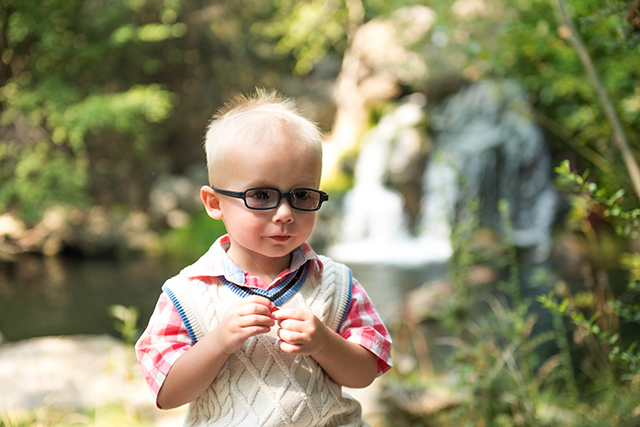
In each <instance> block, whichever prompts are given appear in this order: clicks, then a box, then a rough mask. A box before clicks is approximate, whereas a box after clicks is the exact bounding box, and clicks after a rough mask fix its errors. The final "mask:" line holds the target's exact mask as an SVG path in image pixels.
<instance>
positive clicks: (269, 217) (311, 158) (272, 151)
mask: <svg viewBox="0 0 640 427" xmlns="http://www.w3.org/2000/svg"><path fill="white" fill-rule="evenodd" d="M283 137H284V138H286V136H283ZM305 151H306V152H305ZM308 151H309V150H300V148H299V147H295V146H294V145H293V144H291V143H289V142H287V143H284V144H264V145H258V144H239V145H232V146H230V147H229V149H228V150H227V153H226V157H225V165H224V173H223V174H217V176H221V177H222V178H221V179H220V180H219V181H221V182H214V183H212V184H213V185H214V186H216V187H218V188H221V189H224V190H230V191H237V192H243V191H245V190H247V189H249V188H254V187H272V188H277V189H278V190H280V191H281V192H288V191H289V190H291V189H293V188H312V189H318V187H319V185H320V174H321V167H322V165H321V160H320V159H319V158H317V156H315V155H313V154H310V153H309V152H308ZM216 197H217V198H218V200H219V203H220V205H219V207H220V211H219V212H220V216H221V219H223V221H224V223H225V226H226V227H227V231H228V233H229V237H230V240H231V246H230V248H229V251H228V252H227V253H228V255H229V257H230V258H231V259H232V260H233V261H234V262H235V263H236V264H237V265H238V266H239V267H240V268H242V269H244V270H249V271H251V267H252V266H255V265H257V264H256V263H259V265H261V266H263V267H265V266H268V265H271V266H273V268H282V269H284V268H286V267H288V263H289V254H290V252H291V251H292V250H293V249H295V248H296V247H298V246H300V245H301V244H302V243H304V242H305V241H306V240H307V238H308V237H309V235H310V234H311V231H312V229H313V225H314V222H315V212H306V211H299V210H296V209H293V208H291V206H290V205H289V201H288V200H287V199H286V198H282V200H281V201H280V204H279V205H278V206H277V207H276V208H274V209H270V210H252V209H249V208H247V207H246V206H245V204H244V201H243V200H242V199H237V198H232V197H227V196H224V195H220V194H217V195H216ZM276 266H278V267H276ZM283 266H284V267H283Z"/></svg>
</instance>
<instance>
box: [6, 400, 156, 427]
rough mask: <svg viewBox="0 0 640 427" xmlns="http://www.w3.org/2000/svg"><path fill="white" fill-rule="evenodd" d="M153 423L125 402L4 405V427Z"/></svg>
mask: <svg viewBox="0 0 640 427" xmlns="http://www.w3.org/2000/svg"><path fill="white" fill-rule="evenodd" d="M125 425H126V426H130V427H151V426H153V423H152V421H151V420H150V419H149V417H148V416H147V415H146V414H144V413H138V412H136V411H135V410H132V409H131V408H129V407H125V406H123V405H100V406H98V407H96V408H92V409H89V410H77V411H73V412H71V411H68V410H63V409H61V408H55V407H49V406H42V407H40V408H37V409H33V410H29V411H27V410H23V411H19V410H6V409H0V427H78V426H125Z"/></svg>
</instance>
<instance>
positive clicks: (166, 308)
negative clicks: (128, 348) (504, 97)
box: [136, 235, 392, 398]
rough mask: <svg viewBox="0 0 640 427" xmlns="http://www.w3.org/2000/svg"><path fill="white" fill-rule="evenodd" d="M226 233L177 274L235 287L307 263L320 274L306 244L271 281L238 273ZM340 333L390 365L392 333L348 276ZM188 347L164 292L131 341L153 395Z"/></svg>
mask: <svg viewBox="0 0 640 427" xmlns="http://www.w3.org/2000/svg"><path fill="white" fill-rule="evenodd" d="M228 248H229V236H228V235H225V236H223V237H221V238H220V239H218V241H216V243H214V244H213V246H211V249H209V251H208V252H207V253H206V254H205V255H203V256H202V258H200V259H199V260H198V261H197V262H196V263H194V264H192V265H190V266H189V267H186V268H185V269H183V270H182V271H181V272H180V275H182V276H187V277H191V278H198V277H221V276H224V278H225V279H226V280H228V281H230V282H232V283H234V284H236V285H239V286H246V287H250V288H260V289H264V290H267V289H270V288H272V287H273V286H276V285H277V284H279V283H280V282H282V281H283V280H284V279H286V278H287V277H288V276H289V275H290V274H295V272H296V271H297V270H298V269H299V268H301V267H303V266H304V265H305V264H306V263H308V262H310V263H311V264H312V265H311V266H310V267H311V271H310V274H315V275H316V277H318V278H319V277H320V276H321V275H322V269H323V266H322V263H321V262H320V259H319V258H318V256H317V255H316V253H315V252H314V251H313V249H312V248H311V246H309V245H308V244H307V243H304V244H302V245H301V246H300V247H298V248H297V249H295V250H294V251H293V252H292V257H291V265H290V267H289V269H287V270H285V271H283V272H282V273H280V275H278V277H276V279H275V280H274V281H273V283H271V284H270V285H267V284H266V283H264V282H263V281H262V280H261V279H259V278H258V277H256V276H254V275H252V274H251V273H247V272H243V271H242V270H240V268H239V267H237V266H236V265H235V264H234V263H233V261H231V259H230V258H229V256H228V255H227V253H226V250H227V249H228ZM339 334H340V335H341V336H342V337H343V338H345V339H347V340H349V341H352V342H354V343H357V344H359V345H361V346H363V347H364V348H366V349H368V350H369V351H371V352H372V353H373V354H375V355H376V356H377V358H378V375H381V374H382V373H384V372H386V371H388V370H389V369H390V368H391V366H392V363H391V337H390V336H389V332H388V331H387V328H386V327H385V326H384V324H383V323H382V320H381V319H380V316H379V315H378V312H377V311H376V308H375V307H374V305H373V303H372V302H371V300H370V299H369V296H368V295H367V293H366V292H365V290H364V288H363V287H362V285H361V284H360V283H359V282H358V281H357V280H355V279H353V289H352V298H351V305H350V306H349V311H348V313H347V316H346V317H345V320H344V322H343V323H342V326H341V327H340V330H339ZM192 346H193V343H192V341H191V338H189V333H188V331H187V328H186V326H185V325H184V323H183V322H182V318H181V317H180V314H178V310H176V308H175V306H174V305H173V303H172V302H171V300H170V299H169V297H168V296H167V295H166V294H165V293H164V292H163V293H162V294H161V295H160V298H159V300H158V303H157V304H156V307H155V310H154V312H153V314H152V315H151V319H150V320H149V325H148V326H147V328H146V330H145V331H144V332H143V334H142V336H141V337H140V339H139V340H138V343H137V344H136V356H137V357H138V363H139V365H140V368H141V370H142V374H143V376H144V378H145V380H146V381H147V384H148V385H149V388H150V389H151V391H152V392H153V394H154V396H155V397H156V398H157V396H158V392H159V390H160V387H161V386H162V383H163V382H164V380H165V378H166V376H167V374H168V372H169V370H170V369H171V366H173V364H174V363H175V361H176V360H177V359H178V357H180V356H181V355H182V354H183V353H184V352H185V351H187V350H189V349H190V348H191V347H192Z"/></svg>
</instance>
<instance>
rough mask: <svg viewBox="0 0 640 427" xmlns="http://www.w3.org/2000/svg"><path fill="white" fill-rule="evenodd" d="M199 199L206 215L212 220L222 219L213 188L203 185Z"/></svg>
mask: <svg viewBox="0 0 640 427" xmlns="http://www.w3.org/2000/svg"><path fill="white" fill-rule="evenodd" d="M200 198H201V199H202V204H203V205H204V208H205V209H206V211H207V214H208V215H209V216H210V217H211V218H213V219H222V209H221V207H220V199H219V198H218V195H217V194H216V192H215V191H214V190H213V188H211V187H209V186H207V185H205V186H203V187H202V188H201V189H200Z"/></svg>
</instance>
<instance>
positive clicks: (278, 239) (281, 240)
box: [269, 234, 291, 243]
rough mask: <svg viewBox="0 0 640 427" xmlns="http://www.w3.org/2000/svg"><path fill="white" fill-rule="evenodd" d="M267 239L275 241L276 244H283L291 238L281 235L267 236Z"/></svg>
mask: <svg viewBox="0 0 640 427" xmlns="http://www.w3.org/2000/svg"><path fill="white" fill-rule="evenodd" d="M269 238H270V239H271V240H275V241H276V242H278V243H284V242H286V241H287V240H289V239H290V238H291V236H290V235H288V234H282V235H277V236H269Z"/></svg>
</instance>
